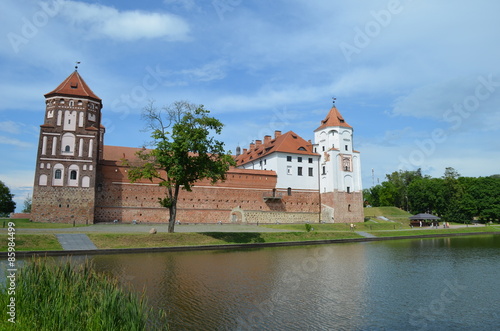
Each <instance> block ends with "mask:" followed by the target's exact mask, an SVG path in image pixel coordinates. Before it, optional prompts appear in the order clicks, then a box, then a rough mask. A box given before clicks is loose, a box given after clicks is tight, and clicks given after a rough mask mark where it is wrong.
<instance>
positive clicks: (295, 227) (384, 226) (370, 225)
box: [260, 221, 404, 232]
mask: <svg viewBox="0 0 500 331" xmlns="http://www.w3.org/2000/svg"><path fill="white" fill-rule="evenodd" d="M354 225H355V231H372V230H373V231H375V230H398V229H401V228H404V227H403V226H402V225H401V224H400V223H395V222H383V221H381V222H380V223H375V222H372V221H369V222H364V223H354ZM260 226H262V227H265V228H271V229H281V230H292V231H303V232H305V231H306V227H305V225H304V224H266V225H260ZM311 226H312V227H313V228H314V231H317V232H331V231H349V232H350V231H351V228H350V224H348V223H335V224H331V223H327V224H318V223H315V224H311Z"/></svg>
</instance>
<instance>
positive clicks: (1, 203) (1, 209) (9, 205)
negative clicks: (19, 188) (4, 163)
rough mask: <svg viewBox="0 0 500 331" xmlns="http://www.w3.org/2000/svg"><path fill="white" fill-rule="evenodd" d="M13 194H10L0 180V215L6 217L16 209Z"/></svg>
mask: <svg viewBox="0 0 500 331" xmlns="http://www.w3.org/2000/svg"><path fill="white" fill-rule="evenodd" d="M13 198H14V194H11V193H10V189H9V188H8V187H7V185H5V184H4V183H3V182H2V181H1V180H0V215H8V214H10V213H12V212H14V210H15V209H16V203H15V202H14V200H13Z"/></svg>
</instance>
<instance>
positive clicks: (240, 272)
mask: <svg viewBox="0 0 500 331" xmlns="http://www.w3.org/2000/svg"><path fill="white" fill-rule="evenodd" d="M80 258H81V257H80ZM91 259H93V261H94V263H95V266H96V268H97V269H98V270H99V271H103V272H108V273H111V274H113V275H114V276H116V277H117V278H118V279H119V280H120V282H121V283H122V284H124V285H125V284H126V285H127V286H130V287H131V288H132V289H134V290H135V291H139V292H141V291H144V292H145V294H146V296H147V298H148V300H149V303H150V304H151V305H153V306H155V307H161V308H163V309H164V310H165V311H166V312H167V314H168V317H169V318H168V319H169V323H170V327H171V329H172V330H451V329H453V330H493V329H497V328H498V325H499V324H500V291H499V289H500V276H499V273H498V272H499V270H500V236H498V235H486V236H472V237H470V236H469V237H450V238H435V239H416V240H395V241H381V242H366V243H346V244H333V245H318V246H308V247H304V246H301V247H279V248H263V249H248V250H231V251H198V252H167V253H151V254H149V253H141V254H123V255H122V254H120V255H96V256H92V257H91Z"/></svg>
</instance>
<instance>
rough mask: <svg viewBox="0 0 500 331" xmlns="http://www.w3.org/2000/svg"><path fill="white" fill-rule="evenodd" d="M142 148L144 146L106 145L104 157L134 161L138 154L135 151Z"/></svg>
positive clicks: (110, 159) (108, 159) (111, 159)
mask: <svg viewBox="0 0 500 331" xmlns="http://www.w3.org/2000/svg"><path fill="white" fill-rule="evenodd" d="M141 149H142V148H134V147H122V146H109V145H104V148H103V153H102V158H103V160H106V161H121V160H122V159H127V160H130V161H134V160H137V155H136V154H135V153H137V152H138V151H140V150H141Z"/></svg>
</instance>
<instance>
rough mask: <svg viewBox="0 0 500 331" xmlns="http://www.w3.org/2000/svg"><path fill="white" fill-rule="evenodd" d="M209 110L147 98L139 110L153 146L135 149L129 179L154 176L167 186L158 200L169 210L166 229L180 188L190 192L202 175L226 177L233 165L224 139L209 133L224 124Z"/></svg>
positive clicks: (173, 215) (214, 179)
mask: <svg viewBox="0 0 500 331" xmlns="http://www.w3.org/2000/svg"><path fill="white" fill-rule="evenodd" d="M209 113H210V112H209V111H208V110H206V109H205V108H204V107H203V105H200V106H196V105H193V104H190V103H188V102H186V101H176V102H174V103H173V104H171V105H170V106H167V107H163V108H161V109H158V108H157V107H156V106H155V105H154V103H153V102H150V103H149V105H148V106H146V107H145V108H144V111H143V113H142V118H143V120H145V121H146V130H147V131H151V137H152V138H153V141H152V142H151V145H152V146H153V147H154V148H153V149H151V150H146V149H143V150H142V151H139V152H138V153H137V156H138V157H139V159H140V160H141V162H140V164H138V165H135V166H134V165H131V169H130V171H129V172H128V177H129V179H130V180H131V181H132V182H135V181H137V180H140V179H148V180H150V181H154V180H157V181H159V185H160V186H163V187H165V188H166V194H165V195H166V196H165V197H163V198H158V200H159V203H160V205H161V206H162V207H165V208H168V210H169V215H170V219H169V223H168V232H174V226H175V220H176V213H177V199H178V196H179V191H180V190H181V189H184V190H186V191H188V192H190V191H191V190H192V187H193V185H194V184H195V183H196V182H197V181H200V180H203V179H208V180H210V182H211V183H212V184H215V183H216V182H217V181H222V180H225V179H226V172H227V171H228V170H229V167H230V166H231V165H235V162H234V160H233V157H232V156H231V155H230V153H226V151H225V150H224V143H222V142H220V141H218V140H216V139H215V138H214V137H212V135H213V134H217V135H218V134H220V133H221V130H222V127H223V124H222V123H221V122H220V121H219V120H217V119H215V118H213V117H209V116H208V114H209ZM125 164H127V162H125ZM129 165H130V164H129Z"/></svg>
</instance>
